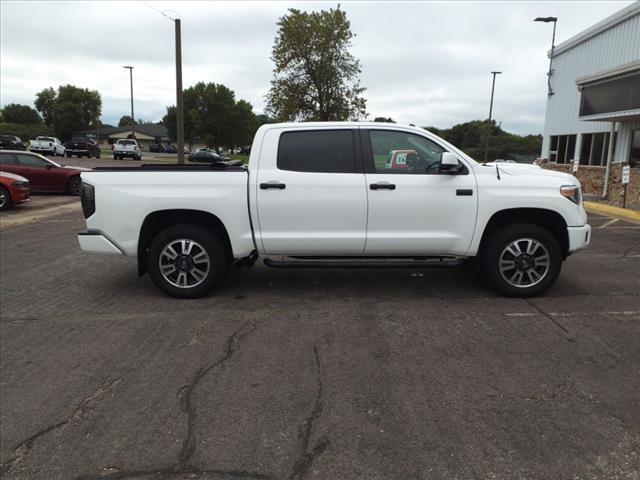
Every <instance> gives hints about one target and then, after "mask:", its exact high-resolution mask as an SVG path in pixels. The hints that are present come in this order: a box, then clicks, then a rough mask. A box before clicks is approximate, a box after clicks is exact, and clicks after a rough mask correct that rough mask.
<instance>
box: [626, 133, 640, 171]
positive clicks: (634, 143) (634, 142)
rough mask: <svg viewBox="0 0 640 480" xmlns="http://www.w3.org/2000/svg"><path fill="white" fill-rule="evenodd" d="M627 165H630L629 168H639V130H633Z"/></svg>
mask: <svg viewBox="0 0 640 480" xmlns="http://www.w3.org/2000/svg"><path fill="white" fill-rule="evenodd" d="M629 165H631V168H634V167H635V168H640V130H634V131H633V135H632V136H631V148H630V149H629Z"/></svg>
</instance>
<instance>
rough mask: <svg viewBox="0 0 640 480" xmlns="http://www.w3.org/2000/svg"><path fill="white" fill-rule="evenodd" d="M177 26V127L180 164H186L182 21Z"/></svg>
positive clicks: (178, 20) (177, 20) (176, 21)
mask: <svg viewBox="0 0 640 480" xmlns="http://www.w3.org/2000/svg"><path fill="white" fill-rule="evenodd" d="M174 22H175V25H176V126H177V130H178V131H177V135H176V136H177V138H178V163H184V112H183V106H182V39H181V31H180V19H179V18H176V19H175V20H174Z"/></svg>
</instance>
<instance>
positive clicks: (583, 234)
mask: <svg viewBox="0 0 640 480" xmlns="http://www.w3.org/2000/svg"><path fill="white" fill-rule="evenodd" d="M567 231H568V232H569V251H570V252H575V251H577V250H582V249H583V248H585V247H587V245H589V243H590V242H591V225H589V224H588V223H587V224H585V225H583V226H581V227H567Z"/></svg>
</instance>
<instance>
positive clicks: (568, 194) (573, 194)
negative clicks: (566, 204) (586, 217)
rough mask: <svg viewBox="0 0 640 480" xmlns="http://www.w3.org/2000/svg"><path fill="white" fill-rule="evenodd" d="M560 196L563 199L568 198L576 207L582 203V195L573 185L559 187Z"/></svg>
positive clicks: (578, 188)
mask: <svg viewBox="0 0 640 480" xmlns="http://www.w3.org/2000/svg"><path fill="white" fill-rule="evenodd" d="M560 195H562V196H563V197H565V198H568V199H569V200H571V201H572V202H573V203H575V204H576V205H580V202H581V201H582V194H581V192H580V187H576V186H575V185H563V186H561V187H560Z"/></svg>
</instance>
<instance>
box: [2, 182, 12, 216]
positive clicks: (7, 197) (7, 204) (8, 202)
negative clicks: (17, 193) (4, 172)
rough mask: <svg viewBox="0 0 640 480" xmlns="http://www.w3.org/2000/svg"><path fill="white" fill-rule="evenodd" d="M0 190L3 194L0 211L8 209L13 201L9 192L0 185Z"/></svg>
mask: <svg viewBox="0 0 640 480" xmlns="http://www.w3.org/2000/svg"><path fill="white" fill-rule="evenodd" d="M0 192H2V193H3V194H4V198H5V201H4V205H2V206H0V211H4V210H9V209H10V208H11V207H12V206H13V202H12V201H11V192H9V190H8V189H6V188H4V187H3V186H0Z"/></svg>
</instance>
